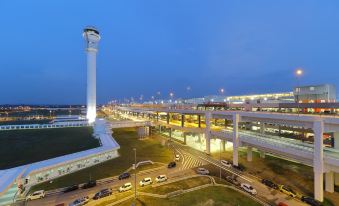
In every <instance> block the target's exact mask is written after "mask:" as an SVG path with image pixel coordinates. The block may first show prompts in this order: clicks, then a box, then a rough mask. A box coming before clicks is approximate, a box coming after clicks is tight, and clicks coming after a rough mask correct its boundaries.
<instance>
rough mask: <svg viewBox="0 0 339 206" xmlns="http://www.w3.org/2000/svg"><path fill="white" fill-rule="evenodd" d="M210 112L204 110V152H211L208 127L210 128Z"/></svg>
mask: <svg viewBox="0 0 339 206" xmlns="http://www.w3.org/2000/svg"><path fill="white" fill-rule="evenodd" d="M210 121H211V113H210V112H206V113H205V123H206V128H205V139H206V154H211V134H210V131H211V130H210V129H211V125H210V124H211V122H210Z"/></svg>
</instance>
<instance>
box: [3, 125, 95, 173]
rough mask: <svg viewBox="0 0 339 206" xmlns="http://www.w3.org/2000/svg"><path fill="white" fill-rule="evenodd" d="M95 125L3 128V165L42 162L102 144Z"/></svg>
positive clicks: (5, 166)
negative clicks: (93, 127)
mask: <svg viewBox="0 0 339 206" xmlns="http://www.w3.org/2000/svg"><path fill="white" fill-rule="evenodd" d="M92 133H93V129H92V128H91V127H78V128H58V129H27V130H11V131H1V132H0V169H7V168H12V167H15V166H20V165H24V164H28V163H33V162H38V161H42V160H46V159H49V158H54V157H58V156H62V155H66V154H71V153H74V152H79V151H83V150H87V149H91V148H95V147H98V146H99V141H98V140H97V139H95V138H93V137H92Z"/></svg>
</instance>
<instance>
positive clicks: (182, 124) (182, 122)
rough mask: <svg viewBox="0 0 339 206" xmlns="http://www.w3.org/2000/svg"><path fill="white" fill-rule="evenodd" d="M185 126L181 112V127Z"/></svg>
mask: <svg viewBox="0 0 339 206" xmlns="http://www.w3.org/2000/svg"><path fill="white" fill-rule="evenodd" d="M184 126H185V115H184V114H182V115H181V127H184Z"/></svg>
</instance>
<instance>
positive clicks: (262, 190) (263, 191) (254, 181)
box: [175, 143, 306, 206]
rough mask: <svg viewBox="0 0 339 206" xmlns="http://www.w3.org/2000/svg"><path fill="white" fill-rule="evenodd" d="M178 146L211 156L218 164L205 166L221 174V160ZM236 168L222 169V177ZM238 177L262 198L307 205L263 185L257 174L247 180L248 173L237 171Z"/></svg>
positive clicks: (187, 150) (228, 174) (301, 205)
mask: <svg viewBox="0 0 339 206" xmlns="http://www.w3.org/2000/svg"><path fill="white" fill-rule="evenodd" d="M175 144H178V143H175ZM177 148H181V149H182V150H184V151H186V152H188V153H191V154H193V155H195V156H198V157H201V158H209V159H210V160H211V162H213V163H214V164H216V165H218V166H216V165H212V164H210V165H207V166H204V167H206V168H207V169H209V170H210V172H211V175H214V176H216V177H218V176H219V175H220V167H219V166H222V165H221V163H220V162H219V160H215V159H213V158H212V157H210V156H208V155H206V154H204V153H201V152H199V151H196V150H194V149H192V148H189V147H186V146H182V145H180V144H178V147H177ZM235 171H236V170H235V169H233V168H230V169H227V170H225V169H222V170H221V173H222V177H223V178H226V177H227V176H232V175H234V172H235ZM236 176H238V177H240V178H238V181H239V182H240V183H249V184H251V185H252V186H253V187H254V188H255V189H256V190H257V192H258V196H259V197H261V198H264V199H268V200H270V201H273V200H274V202H275V203H279V202H288V203H289V204H290V205H296V206H305V205H306V204H305V203H303V202H301V201H300V200H298V199H296V198H292V197H289V196H287V195H285V194H283V193H281V192H279V191H278V190H273V189H271V188H268V187H267V186H266V185H263V184H262V183H261V179H260V178H258V177H255V176H252V175H251V177H250V180H251V181H246V179H249V178H248V177H247V176H248V175H247V174H246V173H242V172H239V171H238V172H237V175H236ZM245 177H246V178H245Z"/></svg>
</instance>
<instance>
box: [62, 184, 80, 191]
mask: <svg viewBox="0 0 339 206" xmlns="http://www.w3.org/2000/svg"><path fill="white" fill-rule="evenodd" d="M77 189H79V185H72V186H69V187H67V188H66V189H65V190H64V193H67V192H72V191H74V190H77Z"/></svg>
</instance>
